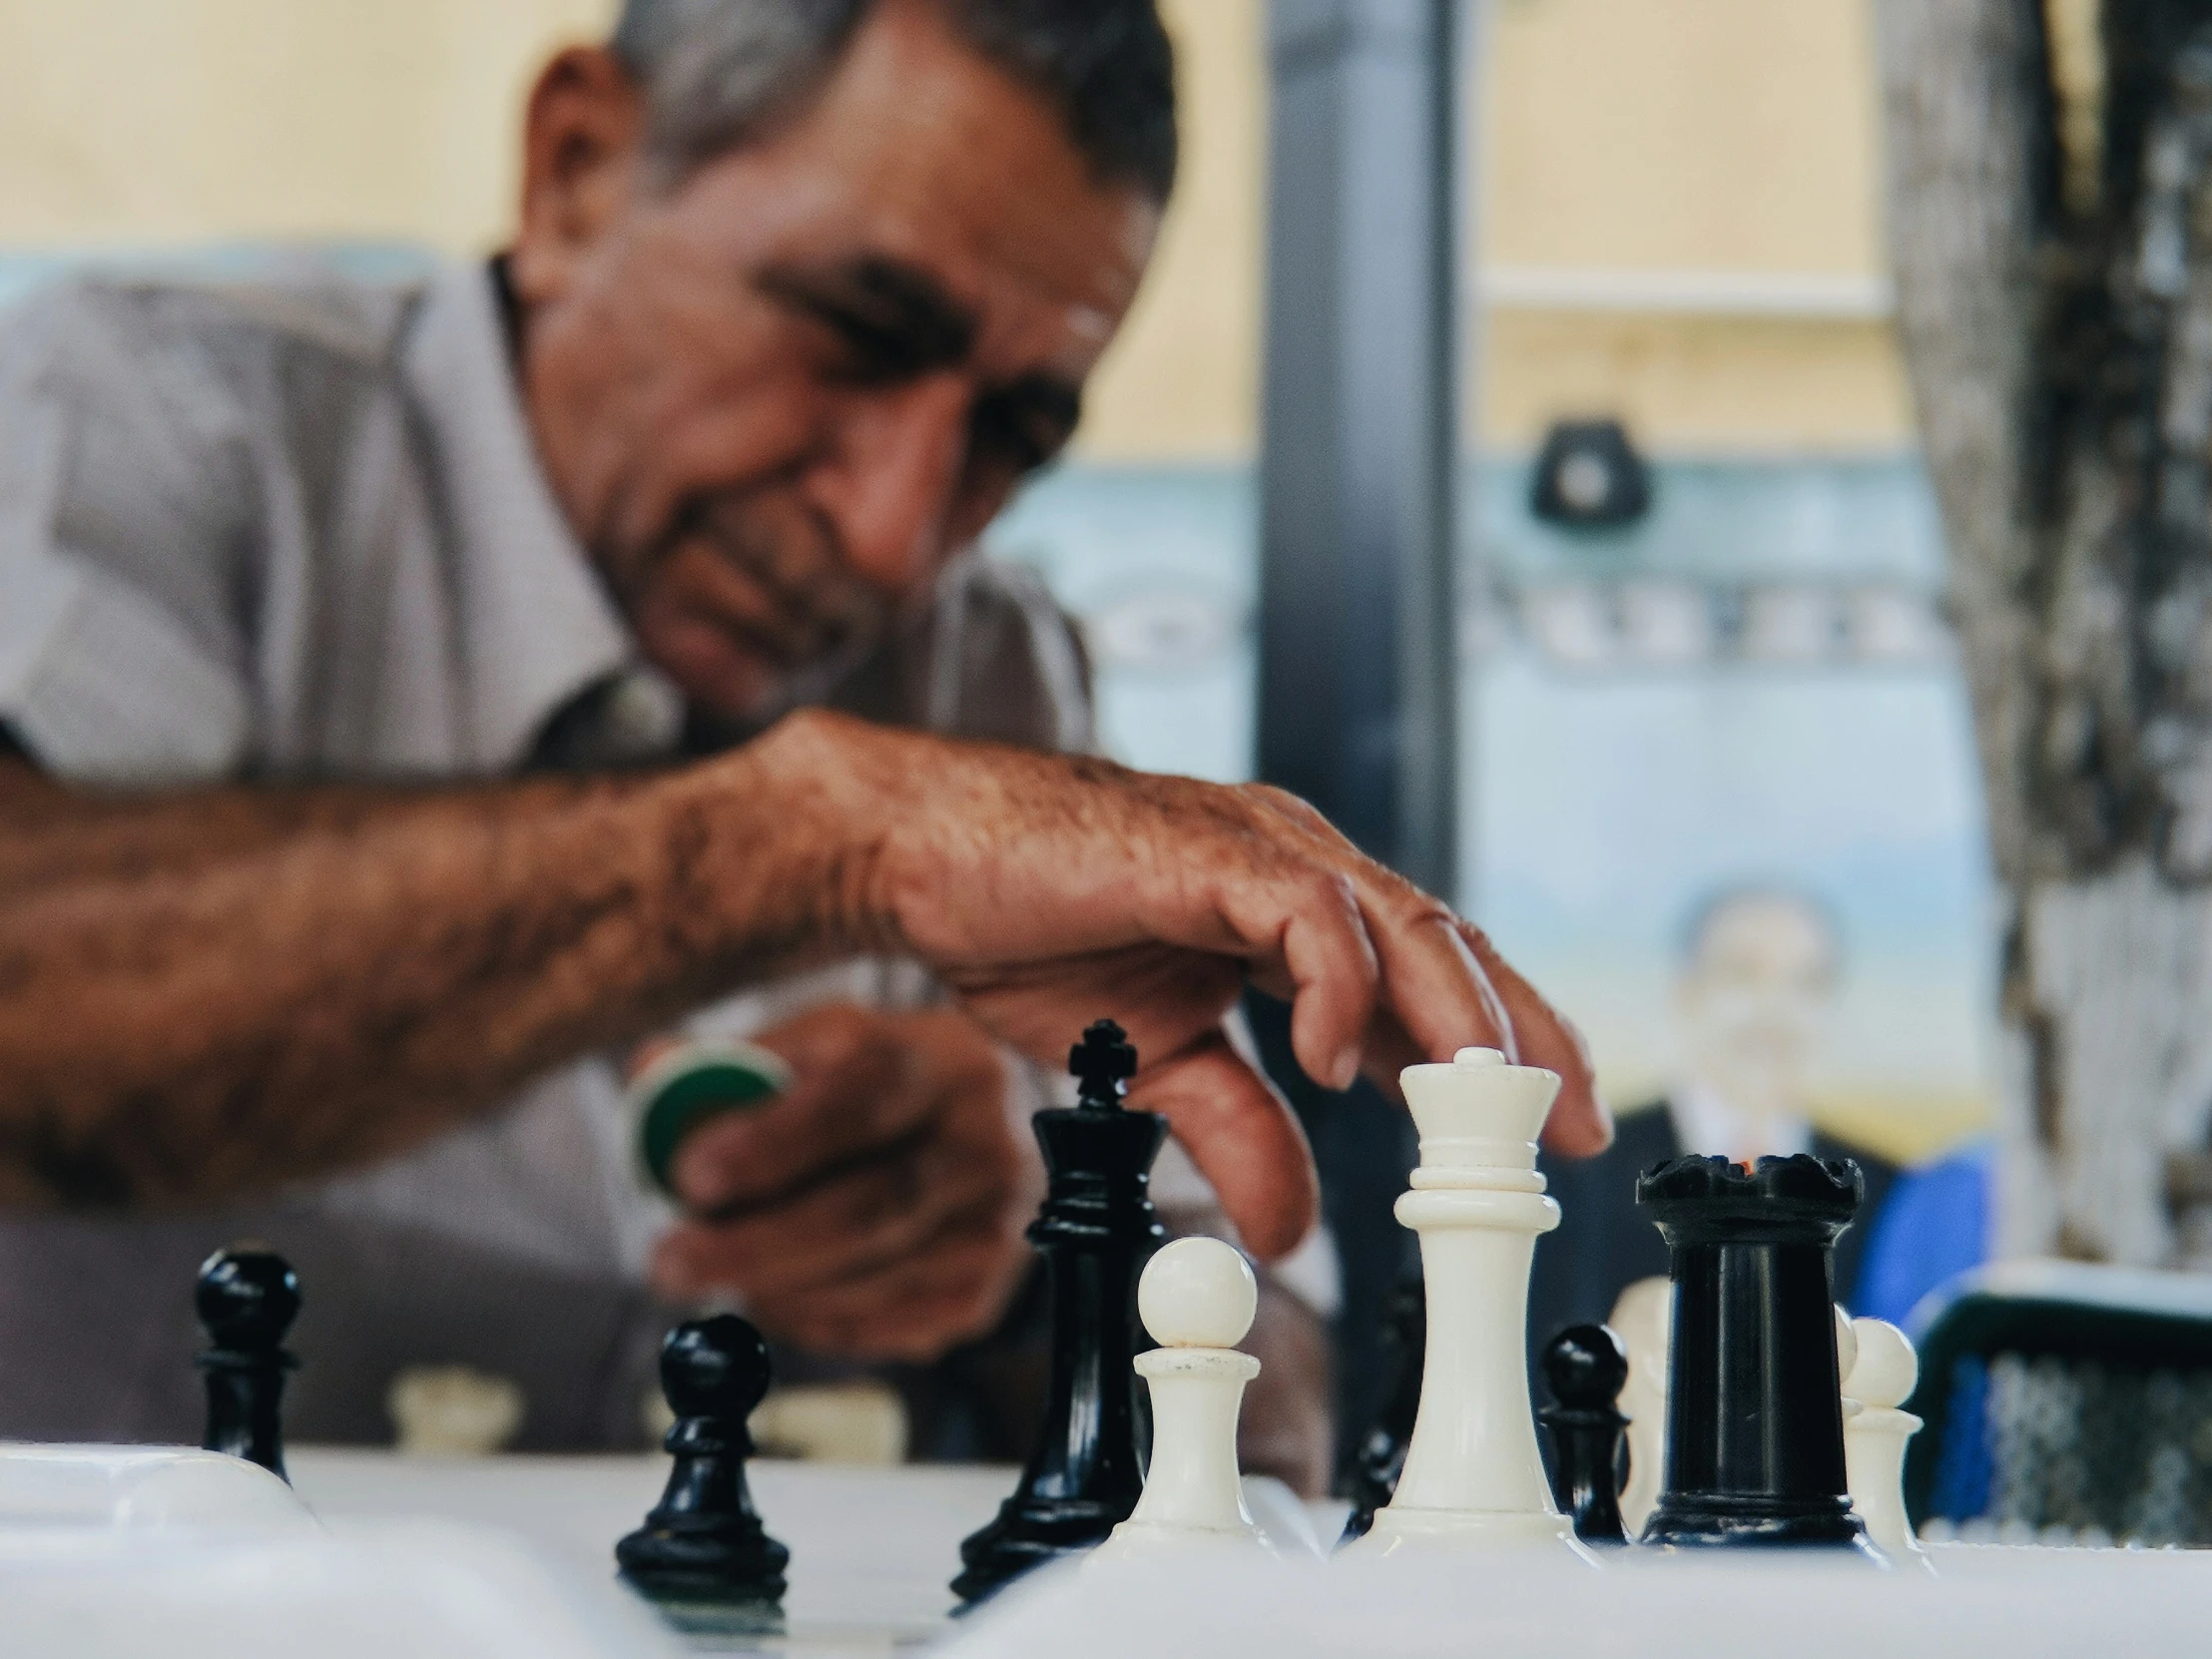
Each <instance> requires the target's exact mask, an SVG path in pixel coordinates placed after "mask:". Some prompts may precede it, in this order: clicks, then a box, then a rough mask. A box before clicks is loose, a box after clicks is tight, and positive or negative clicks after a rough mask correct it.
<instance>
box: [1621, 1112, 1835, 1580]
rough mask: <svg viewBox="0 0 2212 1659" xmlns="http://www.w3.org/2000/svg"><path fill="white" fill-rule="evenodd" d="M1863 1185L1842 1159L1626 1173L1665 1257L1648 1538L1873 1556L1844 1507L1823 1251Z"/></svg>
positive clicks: (1826, 1253)
mask: <svg viewBox="0 0 2212 1659" xmlns="http://www.w3.org/2000/svg"><path fill="white" fill-rule="evenodd" d="M1864 1191H1865V1182H1864V1180H1863V1178H1862V1177H1861V1175H1860V1173H1859V1167H1858V1166H1857V1165H1856V1164H1853V1163H1852V1162H1850V1161H1849V1160H1848V1159H1838V1160H1835V1161H1833V1162H1826V1163H1824V1162H1822V1161H1821V1160H1820V1159H1817V1158H1811V1157H1807V1156H1805V1155H1804V1154H1799V1155H1797V1156H1795V1157H1789V1158H1762V1159H1760V1160H1759V1164H1758V1167H1757V1169H1755V1170H1746V1169H1745V1168H1744V1167H1743V1166H1742V1165H1740V1164H1732V1163H1730V1162H1729V1161H1728V1160H1727V1159H1726V1158H1700V1157H1686V1158H1676V1159H1674V1160H1672V1161H1671V1162H1668V1163H1664V1164H1659V1165H1656V1166H1654V1167H1653V1168H1651V1169H1649V1170H1646V1171H1645V1172H1644V1173H1643V1174H1642V1175H1641V1176H1639V1177H1638V1178H1637V1181H1636V1203H1637V1204H1638V1206H1639V1207H1641V1208H1642V1209H1643V1210H1644V1211H1645V1213H1646V1214H1648V1215H1649V1216H1650V1217H1651V1218H1652V1220H1653V1221H1654V1222H1655V1223H1657V1225H1658V1228H1659V1231H1660V1233H1661V1234H1662V1235H1664V1236H1665V1238H1666V1241H1667V1247H1668V1250H1669V1251H1670V1252H1671V1254H1672V1258H1673V1270H1674V1271H1673V1275H1672V1277H1673V1280H1674V1332H1673V1337H1672V1340H1671V1342H1670V1344H1669V1352H1670V1354H1671V1356H1672V1364H1671V1367H1670V1372H1669V1376H1668V1379H1667V1454H1666V1455H1667V1469H1666V1482H1665V1486H1664V1488H1663V1490H1662V1491H1661V1493H1660V1497H1659V1507H1658V1508H1657V1509H1656V1510H1655V1511H1653V1513H1652V1516H1651V1519H1650V1521H1649V1522H1648V1523H1647V1524H1646V1525H1645V1527H1644V1531H1643V1541H1644V1542H1645V1543H1647V1544H1663V1545H1676V1546H1698V1545H1776V1544H1819V1545H1832V1546H1836V1547H1839V1548H1845V1549H1858V1550H1862V1551H1865V1552H1866V1553H1868V1554H1869V1555H1873V1554H1875V1553H1876V1552H1875V1551H1873V1550H1871V1549H1870V1548H1869V1546H1868V1545H1867V1543H1866V1529H1865V1527H1864V1526H1862V1525H1861V1523H1860V1520H1859V1517H1858V1516H1856V1515H1854V1514H1853V1513H1852V1512H1851V1498H1850V1495H1849V1488H1848V1483H1847V1481H1846V1479H1845V1473H1844V1418H1843V1405H1842V1399H1841V1396H1840V1395H1839V1393H1838V1391H1837V1384H1836V1375H1837V1369H1836V1360H1837V1338H1836V1319H1835V1315H1834V1312H1833V1309H1834V1306H1835V1296H1834V1292H1833V1290H1832V1288H1831V1287H1832V1283H1833V1279H1834V1272H1833V1255H1834V1250H1835V1243H1836V1236H1837V1235H1838V1234H1839V1233H1841V1232H1842V1231H1843V1230H1844V1229H1845V1228H1846V1227H1849V1226H1850V1225H1851V1221H1852V1217H1853V1216H1854V1215H1855V1214H1856V1213H1857V1211H1858V1209H1859V1201H1860V1198H1861V1196H1862V1194H1863V1193H1864Z"/></svg>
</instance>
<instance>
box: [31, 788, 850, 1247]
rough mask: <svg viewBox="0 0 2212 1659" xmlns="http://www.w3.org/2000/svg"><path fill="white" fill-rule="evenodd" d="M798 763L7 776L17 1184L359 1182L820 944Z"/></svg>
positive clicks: (172, 1189)
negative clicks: (425, 778) (171, 781)
mask: <svg viewBox="0 0 2212 1659" xmlns="http://www.w3.org/2000/svg"><path fill="white" fill-rule="evenodd" d="M774 751H775V746H774V745H773V744H769V745H765V746H762V747H761V749H760V751H759V753H755V752H753V751H747V752H741V753H739V754H737V755H734V756H730V757H727V758H724V759H720V760H717V761H715V762H713V763H711V764H709V765H707V766H703V767H700V768H697V769H694V770H692V771H688V772H682V773H668V774H659V775H653V776H632V777H614V778H603V779H597V780H590V781H577V780H572V779H563V780H546V781H534V782H527V783H519V784H511V785H497V786H491V787H477V788H456V789H443V790H419V791H410V790H384V791H378V790H365V789H336V790H314V789H306V790H258V789H217V790H206V791H190V792H178V793H175V794H170V795H165V796H161V797H154V798H143V799H139V800H132V799H130V798H126V797H116V796H107V797H102V796H87V795H80V794H78V793H76V792H68V791H62V790H58V789H55V788H53V787H52V786H50V785H46V784H43V783H41V782H38V781H35V779H33V778H29V777H26V775H25V774H24V773H23V771H22V770H21V768H20V764H15V765H12V766H11V765H10V764H8V763H0V771H6V772H12V773H13V774H14V776H13V777H12V778H11V779H10V780H9V785H8V787H6V788H5V789H0V1195H4V1196H6V1197H8V1198H12V1199H17V1200H22V1199H28V1198H47V1199H58V1200H62V1201H65V1202H66V1201H74V1202H123V1203H142V1202H163V1201H179V1200H195V1199H206V1198H216V1197H222V1196H227V1195H230V1194H233V1193H237V1192H242V1191H247V1190H251V1189H253V1188H255V1187H266V1186H268V1185H270V1184H271V1183H272V1182H274V1181H277V1180H283V1179H289V1178H293V1177H297V1176H304V1175H312V1174H317V1173H322V1172H326V1171H330V1170H334V1169H338V1168H342V1167H345V1166H348V1165H352V1164H357V1163H359V1162H362V1161H364V1160H367V1159H372V1158H375V1157H378V1156H381V1155H384V1154H387V1153H390V1152H392V1151H395V1150H397V1149H399V1148H402V1147H405V1146H407V1145H409V1144H411V1143H413V1142H416V1141H419V1140H421V1139H423V1138H425V1137H426V1136H428V1135H430V1134H431V1133H433V1132H435V1131H437V1130H438V1129H441V1128H443V1127H445V1126H447V1125H449V1124H451V1123H453V1122H455V1121H456V1120H458V1119H459V1118H461V1117H463V1116H465V1115H466V1114H468V1113H469V1112H471V1111H474V1110H477V1109H480V1108H482V1107H484V1106H487V1105H489V1104H491V1103H494V1102H496V1101H497V1100H499V1099H501V1098H503V1097H504V1096H505V1095H507V1094H508V1093H510V1092H511V1091H512V1090H513V1089H514V1088H515V1087H517V1086H518V1085H519V1084H521V1083H522V1082H524V1081H526V1080H527V1079H528V1078H529V1077H531V1076H532V1075H534V1074H535V1073H537V1072H539V1071H542V1070H543V1069H544V1068H546V1067H547V1066H549V1065H552V1064H555V1063H558V1062H559V1061H561V1060H563V1059H565V1058H567V1057H570V1056H572V1055H575V1054H577V1053H580V1052H584V1051H586V1050H588V1049H591V1048H594V1047H596V1046H599V1045H601V1044H605V1043H610V1042H616V1041H621V1040H625V1039H628V1038H631V1037H635V1036H638V1035H640V1034H642V1033H644V1032H645V1031H647V1030H649V1029H651V1028H653V1027H655V1026H656V1025H658V1024H660V1023H662V1022H664V1021H665V1020H667V1019H668V1018H670V1017H673V1016H674V1015H676V1014H677V1013H679V1012H681V1011H683V1010H685V1009H687V1008H688V1007H691V1006H694V1005H696V1004H698V1003H699V1002H702V1001H704V1000H706V999H707V998H708V997H710V996H711V995H713V994H715V993H716V992H718V991H719V990H721V989H723V988H725V987H726V986H727V985H729V984H730V983H731V982H733V981H735V980H737V979H739V978H741V977H743V976H745V975H746V974H748V973H751V972H765V971H768V970H771V969H773V968H776V967H779V966H783V965H786V964H788V963H790V962H792V961H793V960H795V959H796V958H799V957H800V956H802V955H804V954H806V953H807V947H808V946H809V945H810V944H813V943H817V942H819V941H824V940H826V939H827V937H828V930H827V928H826V927H825V925H824V924H823V922H822V921H821V920H820V919H819V918H817V917H816V916H815V915H814V914H812V913H811V912H810V910H809V908H808V906H809V905H810V904H813V903H816V902H819V901H820V900H821V899H822V897H823V896H824V895H825V894H826V893H830V892H834V891H835V890H836V888H837V881H836V873H835V869H834V860H835V856H836V854H835V853H834V852H833V851H830V850H829V848H828V837H827V836H826V834H825V833H824V827H823V826H821V825H820V824H816V825H813V826H811V827H810V826H809V825H808V824H807V823H806V822H805V806H804V801H803V799H802V798H803V796H804V792H803V791H793V790H788V789H787V790H777V789H775V788H773V786H772V785H771V784H770V782H769V779H770V776H771V775H772V774H773V772H774V770H775V753H774Z"/></svg>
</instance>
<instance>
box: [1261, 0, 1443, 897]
mask: <svg viewBox="0 0 2212 1659" xmlns="http://www.w3.org/2000/svg"><path fill="white" fill-rule="evenodd" d="M1458 5H1459V0H1272V4H1271V12H1270V28H1269V56H1270V66H1271V71H1272V82H1273V89H1274V99H1273V113H1272V120H1271V134H1270V151H1271V154H1270V180H1269V223H1268V303H1267V368H1266V387H1265V394H1264V407H1263V411H1262V426H1263V433H1262V449H1261V462H1260V488H1261V509H1260V524H1261V599H1260V745H1259V747H1260V775H1261V776H1262V777H1263V778H1265V779H1266V780H1268V781H1269V782H1270V783H1274V784H1280V785H1282V786H1283V787H1284V788H1286V789H1289V790H1292V791H1294V792H1296V793H1297V794H1299V795H1302V796H1304V797H1306V799H1308V800H1309V801H1311V802H1313V803H1314V805H1315V806H1317V807H1319V808H1320V809H1321V810H1322V811H1323V812H1324V813H1326V814H1328V816H1329V817H1330V819H1331V820H1332V821H1334V822H1335V823H1336V824H1337V826H1338V827H1339V828H1340V829H1342V830H1344V831H1345V832H1346V833H1347V834H1348V835H1350V836H1351V837H1352V838H1353V839H1354V840H1355V841H1357V842H1359V844H1360V845H1361V846H1363V847H1365V848H1366V849H1367V850H1368V851H1370V852H1372V853H1374V854H1375V855H1376V856H1378V857H1380V858H1382V859H1383V860H1385V861H1386V862H1388V863H1390V864H1392V865H1394V866H1395V867H1396V868H1398V869H1400V870H1402V871H1403V872H1404V873H1405V874H1406V875H1408V876H1410V877H1412V878H1413V879H1414V880H1416V881H1418V882H1419V883H1420V884H1421V885H1422V886H1424V887H1427V888H1428V889H1429V890H1430V891H1433V892H1437V893H1439V894H1442V895H1444V896H1447V897H1448V896H1450V895H1451V894H1452V892H1453V888H1454V876H1455V873H1456V872H1455V870H1454V868H1453V864H1454V851H1455V835H1454V823H1453V821H1454V818H1455V807H1456V780H1455V776H1454V774H1455V765H1454V762H1455V747H1456V731H1455V726H1456V720H1455V715H1456V711H1457V704H1458V690H1457V672H1456V670H1457V661H1456V659H1457V650H1456V627H1455V620H1456V615H1457V609H1458V606H1457V599H1458V594H1457V582H1456V573H1455V568H1454V564H1455V558H1454V556H1455V548H1456V539H1457V538H1456V535H1455V533H1454V527H1455V514H1456V489H1455V478H1454V472H1455V462H1456V457H1457V453H1458V447H1459V445H1458V418H1457V389H1458V387H1457V382H1458V355H1457V348H1456V334H1457V330H1456V327H1455V315H1454V313H1455V309H1456V283H1455V280H1454V277H1455V271H1456V267H1457V260H1458V248H1457V242H1456V225H1457V209H1458V203H1457V187H1456V174H1457V168H1456V161H1457V132H1456V128H1457V122H1456V119H1455V112H1454V101H1455V91H1456V83H1457V74H1456V71H1457V68H1458V64H1457V50H1458V39H1457V34H1458V31H1457V28H1456V22H1457V19H1456V12H1457V7H1458Z"/></svg>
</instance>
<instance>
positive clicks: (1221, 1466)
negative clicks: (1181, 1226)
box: [1092, 1239, 1267, 1560]
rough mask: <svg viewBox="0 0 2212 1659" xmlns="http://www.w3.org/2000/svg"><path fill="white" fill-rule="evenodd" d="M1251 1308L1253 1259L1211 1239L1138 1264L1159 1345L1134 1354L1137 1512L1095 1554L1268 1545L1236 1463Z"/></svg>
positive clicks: (1249, 1366) (1146, 1312)
mask: <svg viewBox="0 0 2212 1659" xmlns="http://www.w3.org/2000/svg"><path fill="white" fill-rule="evenodd" d="M1259 1306H1260V1287H1259V1283H1258V1281H1257V1280H1255V1279H1254V1278H1253V1276H1252V1268H1251V1265H1250V1264H1249V1263H1247V1262H1246V1261H1245V1259H1244V1257H1243V1256H1242V1255H1240V1254H1239V1253H1238V1252H1237V1251H1235V1250H1234V1249H1232V1248H1231V1247H1230V1246H1228V1245H1225V1244H1223V1243H1222V1242H1221V1241H1220V1240H1219V1239H1178V1240H1176V1241H1175V1242H1174V1243H1173V1244H1171V1245H1167V1246H1165V1247H1164V1248H1162V1249H1161V1250H1159V1251H1157V1252H1156V1253H1155V1254H1154V1255H1153V1258H1152V1260H1151V1261H1149V1262H1147V1263H1146V1264H1145V1270H1144V1274H1143V1276H1142V1277H1141V1278H1140V1279H1139V1280H1138V1281H1137V1313H1138V1316H1139V1317H1140V1318H1141V1319H1143V1321H1144V1328H1145V1329H1146V1330H1147V1331H1149V1332H1151V1333H1152V1339H1153V1341H1154V1342H1157V1343H1159V1344H1161V1345H1162V1346H1161V1347H1159V1348H1156V1349H1154V1350H1152V1351H1151V1352H1150V1353H1149V1354H1140V1355H1138V1356H1137V1358H1136V1361H1135V1365H1136V1369H1137V1375H1138V1376H1140V1377H1142V1378H1143V1379H1144V1380H1145V1382H1146V1383H1148V1384H1150V1386H1151V1390H1152V1463H1151V1466H1150V1467H1149V1468H1148V1469H1146V1471H1145V1480H1144V1492H1143V1494H1142V1495H1141V1496H1139V1497H1138V1499H1137V1507H1136V1509H1135V1511H1134V1512H1132V1513H1131V1515H1130V1517H1129V1518H1128V1519H1127V1520H1125V1521H1123V1522H1122V1523H1121V1524H1120V1525H1119V1526H1117V1527H1115V1528H1114V1530H1113V1534H1112V1535H1111V1536H1110V1537H1109V1538H1107V1540H1106V1541H1105V1542H1104V1543H1103V1544H1100V1545H1099V1546H1098V1548H1097V1549H1096V1550H1095V1551H1094V1552H1093V1554H1092V1559H1093V1560H1116V1559H1125V1558H1128V1557H1130V1556H1135V1555H1149V1554H1152V1553H1154V1552H1155V1551H1156V1550H1159V1549H1160V1548H1162V1547H1163V1546H1165V1547H1167V1548H1170V1549H1188V1548H1191V1547H1194V1546H1195V1547H1199V1548H1204V1547H1207V1546H1208V1545H1212V1544H1218V1543H1231V1544H1250V1545H1253V1546H1255V1547H1259V1548H1263V1549H1264V1548H1266V1547H1267V1540H1266V1539H1265V1537H1263V1536H1262V1534H1261V1531H1260V1529H1259V1527H1258V1526H1256V1525H1254V1524H1253V1520H1252V1512H1251V1511H1250V1510H1249V1509H1247V1508H1246V1507H1245V1500H1244V1486H1243V1483H1242V1482H1241V1480H1240V1479H1239V1477H1238V1469H1237V1412H1238V1410H1239V1408H1240V1407H1241V1406H1242V1405H1243V1403H1244V1391H1245V1384H1246V1383H1250V1382H1251V1381H1252V1380H1253V1379H1254V1378H1255V1377H1257V1376H1259V1375H1260V1362H1259V1361H1257V1360H1255V1359H1254V1358H1253V1357H1252V1356H1251V1355H1249V1354H1240V1353H1239V1352H1237V1347H1236V1345H1237V1344H1238V1343H1240V1342H1242V1341H1244V1336H1245V1333H1246V1332H1248V1331H1250V1330H1251V1329H1252V1318H1253V1315H1254V1314H1255V1313H1257V1312H1258V1311H1259Z"/></svg>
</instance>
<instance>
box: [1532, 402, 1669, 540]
mask: <svg viewBox="0 0 2212 1659" xmlns="http://www.w3.org/2000/svg"><path fill="white" fill-rule="evenodd" d="M1529 508H1530V510H1531V511H1533V512H1534V513H1535V515H1536V516H1537V517H1538V518H1541V519H1545V520H1548V521H1549V522H1551V523H1553V524H1564V525H1567V526H1570V527H1571V528H1574V529H1580V530H1603V529H1613V528H1617V527H1618V526H1620V525H1623V524H1633V523H1635V522H1636V520H1638V519H1639V518H1642V517H1643V516H1644V514H1645V513H1647V512H1649V511H1650V510H1651V468H1650V466H1649V465H1648V464H1647V463H1646V462H1645V460H1644V458H1643V456H1641V455H1639V454H1637V453H1636V446H1635V445H1634V444H1633V443H1631V442H1629V440H1628V431H1627V429H1626V428H1625V427H1623V426H1622V425H1621V423H1620V422H1619V421H1617V420H1611V419H1607V420H1562V421H1558V422H1555V423H1554V424H1553V426H1552V428H1551V430H1550V431H1549V432H1547V433H1545V434H1544V446H1543V448H1542V449H1541V450H1540V451H1539V452H1538V453H1537V456H1536V472H1535V480H1534V485H1533V487H1532V489H1531V491H1530V498H1529Z"/></svg>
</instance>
